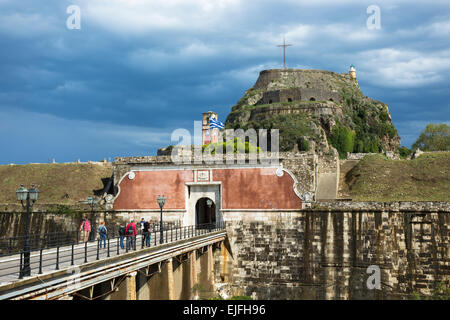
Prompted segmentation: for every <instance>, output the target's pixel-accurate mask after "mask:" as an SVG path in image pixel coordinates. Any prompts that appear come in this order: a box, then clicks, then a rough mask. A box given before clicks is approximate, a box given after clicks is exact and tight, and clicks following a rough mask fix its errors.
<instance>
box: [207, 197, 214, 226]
mask: <svg viewBox="0 0 450 320" xmlns="http://www.w3.org/2000/svg"><path fill="white" fill-rule="evenodd" d="M212 204H213V202H212V200H211V199H207V200H206V205H207V206H208V224H209V226H208V227H209V228H211V223H212V219H211V206H212Z"/></svg>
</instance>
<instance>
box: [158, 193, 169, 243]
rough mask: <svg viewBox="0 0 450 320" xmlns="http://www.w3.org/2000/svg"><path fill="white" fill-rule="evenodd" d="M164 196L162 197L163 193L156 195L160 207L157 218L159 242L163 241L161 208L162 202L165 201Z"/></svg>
mask: <svg viewBox="0 0 450 320" xmlns="http://www.w3.org/2000/svg"><path fill="white" fill-rule="evenodd" d="M166 199H167V198H166V197H164V195H163V196H162V197H161V196H158V204H159V208H160V209H161V215H160V218H159V243H163V237H164V236H163V216H162V209H163V207H164V204H165V203H166Z"/></svg>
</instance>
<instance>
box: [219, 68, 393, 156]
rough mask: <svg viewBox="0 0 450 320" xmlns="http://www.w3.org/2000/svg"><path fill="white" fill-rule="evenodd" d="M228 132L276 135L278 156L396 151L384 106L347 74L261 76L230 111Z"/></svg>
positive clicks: (294, 72)
mask: <svg viewBox="0 0 450 320" xmlns="http://www.w3.org/2000/svg"><path fill="white" fill-rule="evenodd" d="M226 127H227V128H234V129H237V128H243V129H248V128H254V129H263V128H264V129H279V130H280V151H292V150H300V151H307V150H309V149H310V148H314V149H316V151H317V152H329V150H328V148H329V144H331V145H332V146H334V147H335V148H336V149H337V150H338V151H339V153H340V154H341V156H342V157H343V156H344V155H345V153H346V152H381V151H394V152H397V149H398V148H399V147H400V137H399V135H398V134H397V131H396V130H395V128H394V126H393V124H392V121H391V116H390V114H389V110H388V106H387V105H386V104H385V103H383V102H380V101H377V100H374V99H371V98H369V97H366V96H364V95H363V93H362V92H361V89H360V88H359V86H358V83H357V81H356V80H355V79H352V77H351V76H350V75H349V74H345V73H343V74H338V73H335V72H331V71H323V70H299V69H287V70H280V69H274V70H264V71H262V72H261V73H260V75H259V78H258V80H257V81H256V83H255V85H254V86H253V87H252V88H250V89H249V90H247V91H246V92H245V94H244V96H243V97H242V98H241V99H240V100H239V102H238V103H237V104H236V105H235V106H233V107H232V111H231V113H230V114H229V115H228V117H227V120H226Z"/></svg>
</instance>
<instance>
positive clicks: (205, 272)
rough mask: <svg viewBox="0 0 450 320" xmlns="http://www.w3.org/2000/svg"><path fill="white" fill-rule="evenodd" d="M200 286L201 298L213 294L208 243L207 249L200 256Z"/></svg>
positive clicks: (211, 259)
mask: <svg viewBox="0 0 450 320" xmlns="http://www.w3.org/2000/svg"><path fill="white" fill-rule="evenodd" d="M200 288H201V294H202V298H209V297H212V296H214V295H215V292H214V261H213V254H212V245H209V246H208V248H207V251H206V252H205V253H203V255H202V256H201V257H200Z"/></svg>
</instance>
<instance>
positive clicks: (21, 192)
mask: <svg viewBox="0 0 450 320" xmlns="http://www.w3.org/2000/svg"><path fill="white" fill-rule="evenodd" d="M16 194H17V200H19V201H20V202H21V203H22V207H23V208H24V209H27V219H26V225H25V233H26V234H25V244H24V247H23V251H24V253H23V266H22V269H20V274H19V278H23V277H24V276H25V277H28V276H30V274H31V268H30V208H31V207H32V206H33V204H34V202H35V201H36V200H37V199H38V194H39V190H38V189H37V188H35V187H34V185H31V188H30V190H27V189H26V188H25V187H24V186H23V184H21V185H20V188H19V189H17V191H16ZM30 200H31V202H30ZM24 202H25V203H26V204H24Z"/></svg>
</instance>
